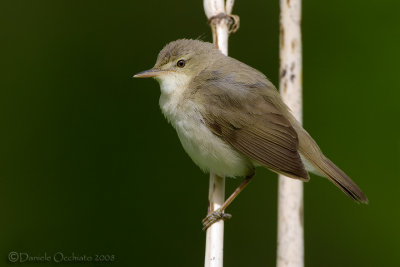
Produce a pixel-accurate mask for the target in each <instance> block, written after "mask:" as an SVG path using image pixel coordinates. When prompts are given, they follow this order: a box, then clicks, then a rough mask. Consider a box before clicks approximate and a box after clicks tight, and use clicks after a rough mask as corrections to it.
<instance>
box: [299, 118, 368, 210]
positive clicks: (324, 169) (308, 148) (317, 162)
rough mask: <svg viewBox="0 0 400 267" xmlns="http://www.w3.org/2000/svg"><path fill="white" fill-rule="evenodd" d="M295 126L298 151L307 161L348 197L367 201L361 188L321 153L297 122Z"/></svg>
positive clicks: (363, 201)
mask: <svg viewBox="0 0 400 267" xmlns="http://www.w3.org/2000/svg"><path fill="white" fill-rule="evenodd" d="M296 124H297V123H296ZM295 128H296V132H297V134H298V136H299V151H300V153H301V154H302V155H303V156H304V157H305V158H306V159H307V161H308V162H309V163H311V164H312V165H313V166H314V167H315V169H316V170H317V171H319V172H320V173H321V174H322V175H323V176H325V177H326V178H328V179H329V180H330V181H332V182H333V183H334V184H335V185H336V186H337V187H339V188H340V189H341V190H342V191H343V192H344V193H346V194H347V195H348V196H349V197H351V198H352V199H354V200H355V201H357V202H361V203H368V199H367V197H366V196H365V195H364V193H363V192H362V191H361V189H360V188H359V187H358V186H357V185H356V184H355V183H354V182H353V181H352V180H351V179H350V177H349V176H347V175H346V174H345V173H344V172H343V171H342V170H341V169H339V167H337V166H336V165H335V164H334V163H333V162H332V161H330V160H329V159H328V158H327V157H325V156H324V155H323V153H322V152H321V150H320V148H319V147H318V145H317V144H316V143H315V141H314V140H313V139H312V137H311V136H310V135H309V134H308V133H307V132H306V131H305V130H304V129H303V128H302V127H301V126H300V125H299V124H297V125H295Z"/></svg>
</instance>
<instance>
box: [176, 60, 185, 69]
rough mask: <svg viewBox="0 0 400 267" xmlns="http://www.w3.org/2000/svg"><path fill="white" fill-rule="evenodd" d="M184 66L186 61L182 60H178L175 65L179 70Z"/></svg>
mask: <svg viewBox="0 0 400 267" xmlns="http://www.w3.org/2000/svg"><path fill="white" fill-rule="evenodd" d="M185 64H186V61H185V60H183V59H180V60H178V62H176V65H177V66H178V67H179V68H183V67H185Z"/></svg>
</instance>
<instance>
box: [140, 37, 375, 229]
mask: <svg viewBox="0 0 400 267" xmlns="http://www.w3.org/2000/svg"><path fill="white" fill-rule="evenodd" d="M134 77H135V78H149V77H152V78H154V79H156V80H157V81H158V82H159V84H160V90H161V95H160V99H159V105H160V108H161V111H162V113H163V114H164V116H165V117H166V119H167V120H168V121H169V122H170V124H171V125H172V126H173V127H174V128H175V130H176V132H177V135H178V137H179V140H180V142H181V144H182V146H183V148H184V150H185V151H186V153H187V154H188V155H189V157H190V158H191V159H192V160H193V162H194V163H195V164H196V165H197V166H199V167H200V169H202V170H203V171H205V172H212V173H214V174H216V175H218V176H221V177H244V180H243V182H242V183H241V184H240V185H239V187H238V188H237V189H236V190H235V192H234V193H233V194H232V195H231V196H230V197H229V198H228V199H227V200H226V201H225V203H224V204H223V205H222V206H221V207H220V209H218V210H216V211H211V212H210V213H209V214H208V215H207V216H206V217H205V219H204V220H203V229H207V228H208V227H209V226H211V225H212V224H213V223H215V222H216V221H218V220H221V219H222V220H226V219H229V218H230V217H231V215H230V214H227V213H225V209H226V208H227V207H228V206H229V204H230V203H231V202H232V201H233V199H235V198H236V197H237V195H238V194H239V193H240V192H241V191H242V190H243V189H244V187H245V186H246V185H247V184H248V183H249V182H250V181H251V180H252V178H253V176H254V174H255V168H256V167H265V168H267V169H269V170H271V171H273V172H276V173H278V174H283V175H285V176H287V177H289V178H293V179H299V180H301V181H304V182H307V181H309V179H310V176H309V172H311V173H314V174H316V175H318V176H322V177H326V178H327V179H328V180H330V181H331V182H332V183H333V184H335V185H336V186H337V187H338V188H340V189H341V190H342V191H343V192H344V193H345V194H346V195H348V196H349V197H350V198H352V199H353V200H355V201H356V202H358V203H368V199H367V197H366V196H365V194H364V193H363V192H362V191H361V189H360V188H359V187H358V186H357V185H356V184H355V183H354V182H353V181H352V180H351V179H350V177H349V176H347V175H346V174H345V173H344V172H343V171H342V170H341V169H340V168H339V167H337V166H336V165H335V164H334V163H333V162H332V161H330V160H329V159H328V158H327V157H326V156H325V155H324V154H323V153H322V151H321V149H320V148H319V146H318V145H317V143H316V142H315V141H314V139H313V138H312V137H311V136H310V134H308V132H307V131H306V130H305V129H304V128H303V127H302V126H301V124H300V123H299V122H298V121H297V120H296V118H295V117H294V116H293V114H292V113H291V111H290V109H289V108H288V107H287V106H286V104H285V103H284V102H283V100H282V98H281V96H280V94H279V92H278V90H277V89H276V88H275V86H274V85H273V84H272V83H271V82H270V81H269V80H268V78H267V77H266V76H265V75H264V74H263V73H261V72H260V71H258V70H256V69H254V68H252V67H250V66H248V65H246V64H245V63H242V62H241V61H239V60H236V59H234V58H232V57H229V56H226V55H224V54H223V53H221V52H220V51H219V50H218V49H217V48H216V47H215V46H214V45H213V44H211V43H208V42H205V41H202V40H192V39H179V40H176V41H172V42H170V43H168V44H167V45H166V46H165V47H164V48H163V49H162V50H161V51H160V52H159V54H158V57H157V61H156V63H155V65H154V67H153V68H151V69H149V70H146V71H142V72H139V73H137V74H136V75H134Z"/></svg>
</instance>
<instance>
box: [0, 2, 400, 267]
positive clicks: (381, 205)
mask: <svg viewBox="0 0 400 267" xmlns="http://www.w3.org/2000/svg"><path fill="white" fill-rule="evenodd" d="M399 10H400V2H399V1H396V0H380V1H377V0H375V1H373V0H371V1H361V0H354V1H345V0H338V1H317V0H307V1H304V3H303V45H304V105H305V106H304V125H305V127H306V129H307V130H308V131H309V132H310V133H311V135H312V136H313V137H314V138H315V139H316V141H317V142H318V143H319V144H320V146H321V148H322V149H323V151H324V152H325V154H326V155H327V156H329V157H330V158H331V159H332V160H333V161H334V162H335V163H337V165H339V166H340V167H341V168H342V169H343V170H345V171H346V172H347V173H348V174H349V175H350V176H351V177H352V178H353V179H354V180H355V181H356V182H357V183H358V184H359V185H360V187H361V188H362V189H363V191H364V192H365V193H366V194H367V196H368V198H369V200H370V204H369V205H368V206H365V205H357V204H354V203H353V202H352V201H351V200H350V199H349V198H347V197H346V196H345V195H344V194H343V193H342V192H341V191H340V190H338V189H337V188H336V187H335V186H333V185H332V184H330V183H329V182H328V181H326V180H325V179H321V178H318V177H316V176H312V180H311V182H310V183H307V184H305V200H304V201H305V245H306V259H305V260H306V265H307V266H400V260H399V257H398V253H399V251H400V242H399V240H400V230H399V226H400V214H399V213H400V212H399V211H400V201H399V192H400V171H399V163H400V127H399V120H400V119H399V115H400V105H399V99H400V81H399V74H400V67H399V62H400V56H399V47H400V31H399V26H400V22H399V18H398V17H399V16H398V11H399ZM234 13H235V14H238V15H239V16H240V18H241V28H240V30H239V31H238V32H237V33H236V34H234V35H233V36H232V37H231V38H230V50H229V53H230V55H231V56H233V57H235V58H237V59H239V60H241V61H243V62H245V63H247V64H249V65H251V66H253V67H255V68H257V69H259V70H261V71H262V72H263V73H265V74H266V75H267V76H268V77H269V78H270V79H271V80H272V81H273V82H274V83H275V84H277V83H278V67H279V66H278V65H279V51H278V48H279V47H278V44H279V36H278V35H279V2H278V1H277V0H276V1H244V0H238V1H236V4H235V7H234ZM0 36H1V39H0V40H1V42H0V51H1V64H0V126H1V133H0V151H1V152H0V211H1V214H2V220H1V221H0V240H1V242H0V257H1V259H0V265H1V266H7V265H9V264H10V263H9V261H8V259H7V257H8V254H9V253H10V252H11V251H15V252H24V253H27V254H29V255H30V256H38V255H39V256H40V255H43V254H44V253H45V252H46V253H47V254H48V255H53V254H54V253H56V252H62V253H64V254H65V256H70V255H71V254H72V253H74V254H75V255H78V256H79V255H89V256H94V255H114V256H115V260H114V262H112V263H108V264H106V263H100V262H98V263H95V262H92V263H84V264H83V265H85V266H88V265H96V266H103V265H104V266H105V265H107V266H108V265H112V266H202V265H203V261H204V247H205V233H204V232H203V231H201V223H200V222H201V219H202V218H203V217H204V216H205V215H206V211H207V204H208V201H207V194H208V175H206V174H203V173H202V172H201V171H200V170H199V169H198V168H197V167H196V166H195V165H194V164H193V163H192V162H191V160H190V159H189V157H188V156H187V155H186V154H185V152H184V151H183V149H182V148H181V145H180V143H179V140H178V138H177V136H176V133H175V131H174V130H173V128H172V127H171V126H170V125H168V123H167V122H166V120H165V119H164V117H163V115H162V114H161V112H160V110H159V107H158V97H159V94H160V92H159V86H158V84H157V83H156V82H155V81H152V80H134V79H132V78H131V77H132V75H133V74H134V73H136V72H139V71H141V70H144V69H148V68H150V67H152V65H153V64H154V62H155V59H156V56H157V53H158V52H159V50H160V49H161V48H162V47H163V46H164V45H165V44H166V43H167V42H169V41H172V40H176V39H178V38H183V37H185V38H197V37H199V36H201V38H202V39H204V40H208V41H210V40H211V35H210V29H209V26H208V24H207V21H206V18H205V15H204V11H203V6H202V1H200V0H198V1H184V0H174V1H161V0H158V1H66V0H64V1H60V0H59V1H39V0H38V1H2V2H1V3H0ZM239 182H240V180H239V179H236V180H234V179H230V180H228V182H227V193H230V192H232V191H233V190H234V188H235V187H236V186H237V185H238V184H239ZM276 193H277V179H276V175H275V174H273V173H271V172H269V171H267V170H263V169H259V170H258V172H257V176H256V178H255V180H254V181H253V182H252V184H251V185H250V186H249V187H248V188H247V189H246V190H245V191H244V192H243V193H242V195H241V196H240V197H239V198H238V199H237V200H236V201H235V202H234V203H233V204H232V205H231V207H230V208H229V210H228V212H229V213H231V214H233V219H232V220H230V221H229V222H227V223H226V226H225V229H226V232H225V266H232V267H233V266H274V265H275V257H276V256H275V251H276V211H277V203H276ZM53 264H54V262H53V263H48V262H44V263H38V264H36V265H35V266H51V265H53ZM69 265H70V266H77V265H80V264H79V263H76V262H75V263H65V264H64V266H69Z"/></svg>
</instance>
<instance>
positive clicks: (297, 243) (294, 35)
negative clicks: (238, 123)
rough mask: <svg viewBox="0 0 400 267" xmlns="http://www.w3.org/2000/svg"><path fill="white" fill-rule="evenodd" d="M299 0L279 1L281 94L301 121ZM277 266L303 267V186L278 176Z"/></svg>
mask: <svg viewBox="0 0 400 267" xmlns="http://www.w3.org/2000/svg"><path fill="white" fill-rule="evenodd" d="M300 26H301V0H290V1H287V0H281V25H280V27H281V31H280V32H281V35H280V58H281V64H280V73H281V80H280V91H281V95H282V98H283V100H284V101H285V103H286V104H287V105H288V106H289V108H290V109H291V110H292V113H293V115H294V116H295V117H296V119H297V120H298V121H299V122H301V120H302V82H301V81H302V55H301V28H300ZM278 191H279V192H278V251H277V254H278V255H277V267H288V266H293V267H302V266H304V237H303V235H304V233H303V232H304V230H303V183H302V182H301V181H298V180H294V179H290V178H288V177H285V176H283V175H280V176H279V189H278Z"/></svg>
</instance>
